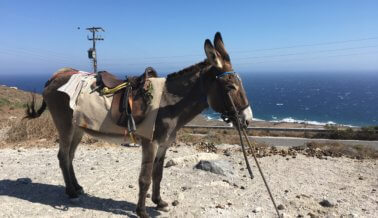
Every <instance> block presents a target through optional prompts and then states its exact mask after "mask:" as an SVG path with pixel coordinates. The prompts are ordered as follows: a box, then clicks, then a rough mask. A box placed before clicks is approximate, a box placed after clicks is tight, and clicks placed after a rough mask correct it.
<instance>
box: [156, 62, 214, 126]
mask: <svg viewBox="0 0 378 218" xmlns="http://www.w3.org/2000/svg"><path fill="white" fill-rule="evenodd" d="M208 67H210V63H209V62H207V61H203V62H200V63H198V64H196V65H193V66H191V67H188V68H186V69H184V70H182V71H179V72H177V73H173V74H170V75H168V77H167V82H166V93H165V104H166V105H165V106H166V107H169V111H170V115H171V116H172V117H171V119H172V121H173V124H174V125H175V129H176V130H178V129H179V128H181V127H182V126H183V125H185V124H187V123H188V122H189V121H191V120H192V119H193V118H194V117H196V116H197V115H198V114H200V113H201V112H202V111H203V110H204V109H206V108H207V107H208V104H207V100H206V92H205V90H204V87H203V84H202V81H201V73H200V72H201V71H202V70H203V69H205V68H208ZM163 107H164V106H163Z"/></svg>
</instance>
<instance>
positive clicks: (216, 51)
mask: <svg viewBox="0 0 378 218" xmlns="http://www.w3.org/2000/svg"><path fill="white" fill-rule="evenodd" d="M205 53H206V56H207V60H208V61H209V62H210V64H211V66H210V67H209V68H207V69H206V70H205V72H203V73H204V74H205V75H206V78H207V79H206V80H207V81H206V83H205V84H206V86H207V87H206V89H207V101H208V104H209V105H210V107H211V108H212V109H213V110H214V111H216V112H218V113H221V114H222V118H223V119H224V120H225V121H232V122H233V123H234V125H235V124H236V123H235V119H232V117H235V115H237V116H239V117H240V118H241V119H242V122H243V124H246V125H248V123H249V121H252V110H251V107H250V105H249V102H248V98H247V95H246V93H245V90H244V87H243V84H242V81H241V79H240V77H239V76H238V75H237V73H236V72H234V70H233V69H232V65H231V60H230V56H229V55H228V53H227V51H226V48H225V47H224V43H223V40H222V36H221V34H220V33H219V32H217V33H216V34H215V37H214V46H213V45H212V43H211V41H210V40H209V39H206V41H205ZM234 108H235V109H236V114H235V109H234Z"/></svg>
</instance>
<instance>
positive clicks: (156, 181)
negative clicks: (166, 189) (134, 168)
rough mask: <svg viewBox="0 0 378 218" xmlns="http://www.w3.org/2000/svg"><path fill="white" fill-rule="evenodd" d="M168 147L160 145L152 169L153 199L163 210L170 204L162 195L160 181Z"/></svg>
mask: <svg viewBox="0 0 378 218" xmlns="http://www.w3.org/2000/svg"><path fill="white" fill-rule="evenodd" d="M167 149H168V147H167V146H162V145H160V146H159V148H158V151H157V153H156V158H155V162H154V168H153V170H152V201H153V202H154V203H155V204H157V207H158V208H159V209H162V210H166V207H167V206H168V203H167V202H165V201H163V200H162V199H161V196H160V182H161V179H162V178H163V165H164V158H165V154H166V152H167Z"/></svg>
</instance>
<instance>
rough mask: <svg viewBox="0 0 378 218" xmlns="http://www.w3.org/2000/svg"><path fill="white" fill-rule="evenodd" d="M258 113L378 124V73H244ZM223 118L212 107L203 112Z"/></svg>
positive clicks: (19, 83) (16, 81)
mask: <svg viewBox="0 0 378 218" xmlns="http://www.w3.org/2000/svg"><path fill="white" fill-rule="evenodd" d="M49 77H50V75H37V76H36V75H34V76H31V75H27V76H11V75H5V76H4V75H1V76H0V84H3V85H7V86H16V87H18V88H19V89H23V90H26V91H36V92H41V91H42V89H43V85H44V83H45V81H47V79H48V78H49ZM241 78H242V80H243V84H244V88H245V90H246V92H247V95H248V98H249V100H250V103H251V105H252V110H253V115H254V118H255V119H259V120H265V121H275V122H281V121H287V122H307V123H313V124H326V123H329V124H344V125H351V126H368V125H378V73H345V74H343V73H329V74H327V73H244V74H241ZM203 114H204V115H205V116H207V117H208V118H209V119H219V115H218V114H217V113H215V112H213V111H212V110H206V111H204V112H203Z"/></svg>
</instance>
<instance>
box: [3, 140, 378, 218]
mask: <svg viewBox="0 0 378 218" xmlns="http://www.w3.org/2000/svg"><path fill="white" fill-rule="evenodd" d="M33 143H44V141H35V142H33ZM178 145H179V146H175V147H172V148H170V150H169V152H168V157H167V159H166V160H167V161H166V164H167V166H166V168H165V170H164V178H163V182H162V196H163V198H164V199H165V200H166V201H168V202H170V204H171V205H170V211H169V212H160V211H156V210H155V209H154V204H153V203H152V202H151V200H147V206H148V212H149V214H150V215H152V216H156V217H275V211H274V209H273V206H272V203H271V201H270V199H269V196H268V193H267V191H266V188H265V186H264V184H263V181H262V179H261V177H260V175H259V173H258V170H257V168H256V167H255V166H256V165H255V163H254V162H253V159H252V158H251V157H250V162H251V164H252V166H253V168H252V170H253V172H254V174H255V178H254V179H253V180H251V179H250V178H249V177H248V173H247V171H246V169H245V164H244V160H243V158H242V154H241V152H240V151H239V148H238V147H237V146H236V145H222V144H221V145H214V147H216V149H215V150H214V149H211V147H212V146H209V145H205V146H204V145H192V146H188V145H187V144H185V145H184V144H178ZM273 150H274V149H273ZM206 151H207V152H206ZM214 152H215V153H214ZM286 152H289V151H286ZM56 154H57V147H50V148H43V147H41V146H39V148H23V146H22V144H20V145H19V146H18V147H17V148H15V147H13V148H12V147H8V148H3V149H1V150H0V208H1V210H0V216H1V217H41V216H43V217H78V216H80V217H82V216H83V217H116V216H126V217H135V216H136V214H135V212H134V210H135V206H136V205H135V204H136V202H137V193H138V186H137V177H138V173H139V169H140V160H141V151H140V148H139V147H122V146H110V145H109V146H103V145H101V146H99V145H98V143H94V144H92V145H81V146H80V147H79V148H78V152H77V154H76V159H75V161H74V164H75V166H76V174H77V176H78V180H79V182H80V183H81V184H82V185H83V187H84V188H85V191H86V195H84V196H82V197H81V199H80V201H79V202H76V203H73V202H70V201H69V200H68V199H67V198H66V196H65V194H64V187H63V179H62V176H61V172H60V170H59V166H58V161H57V158H56ZM310 156H311V155H310ZM200 160H207V161H210V163H211V164H212V165H211V167H210V168H211V169H212V170H213V171H214V172H218V173H219V170H220V174H215V173H212V172H208V171H204V170H200V169H195V166H196V165H197V164H198V162H199V161H200ZM259 161H260V163H261V166H262V169H263V170H264V173H265V176H266V178H267V180H268V182H269V184H270V187H271V190H272V193H273V195H274V197H275V200H276V202H277V204H278V205H279V208H280V209H281V210H280V213H282V214H284V217H327V216H328V217H377V216H378V193H377V189H378V182H377V181H378V180H377V178H378V170H377V169H378V167H377V163H378V161H377V160H376V159H364V160H358V159H351V158H347V157H337V158H334V157H330V156H326V158H321V159H320V158H316V155H315V156H314V157H309V155H307V156H305V155H303V154H302V153H296V155H292V154H291V155H289V154H286V155H285V156H283V155H271V156H265V157H262V158H259ZM214 169H215V170H214ZM217 170H218V171H217ZM321 202H322V203H321Z"/></svg>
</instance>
